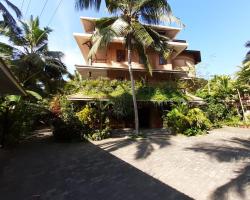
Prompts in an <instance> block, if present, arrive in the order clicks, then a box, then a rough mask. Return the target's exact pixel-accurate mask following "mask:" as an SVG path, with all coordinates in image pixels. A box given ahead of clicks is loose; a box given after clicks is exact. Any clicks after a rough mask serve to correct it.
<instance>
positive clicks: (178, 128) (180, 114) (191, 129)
mask: <svg viewBox="0 0 250 200" xmlns="http://www.w3.org/2000/svg"><path fill="white" fill-rule="evenodd" d="M163 120H164V124H165V127H169V128H171V129H172V130H173V131H174V132H175V133H182V134H184V135H187V136H193V135H198V134H202V133H204V132H206V131H207V130H209V129H210V128H211V122H210V121H209V119H208V118H207V117H206V115H205V113H204V112H203V111H202V110H201V109H199V108H193V109H188V107H187V106H185V105H182V106H178V107H176V108H174V109H173V110H171V111H170V112H169V113H167V115H165V116H164V118H163Z"/></svg>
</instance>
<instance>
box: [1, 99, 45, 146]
mask: <svg viewBox="0 0 250 200" xmlns="http://www.w3.org/2000/svg"><path fill="white" fill-rule="evenodd" d="M48 114H49V111H48V109H47V103H46V101H42V100H40V101H38V100H36V99H33V98H31V97H21V96H15V95H10V96H6V97H5V98H2V99H1V100H0V126H1V128H0V139H1V138H3V137H4V139H5V142H4V143H5V145H15V144H17V143H19V141H20V140H22V139H24V138H26V137H27V136H30V135H31V134H32V133H33V131H34V130H35V129H36V128H37V126H39V125H41V124H42V123H46V121H45V120H44V118H46V117H47V115H48ZM4 126H5V127H4ZM4 129H5V130H4ZM3 131H4V132H5V135H4V133H3Z"/></svg>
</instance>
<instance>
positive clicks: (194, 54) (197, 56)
mask: <svg viewBox="0 0 250 200" xmlns="http://www.w3.org/2000/svg"><path fill="white" fill-rule="evenodd" d="M180 55H188V56H192V57H193V58H194V60H195V64H198V63H200V62H201V52H200V51H196V50H184V51H183V52H182V53H181V54H180Z"/></svg>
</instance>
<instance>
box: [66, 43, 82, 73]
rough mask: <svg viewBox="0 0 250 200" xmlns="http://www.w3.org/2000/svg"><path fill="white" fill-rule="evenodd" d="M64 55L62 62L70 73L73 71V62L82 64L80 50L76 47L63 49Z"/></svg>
mask: <svg viewBox="0 0 250 200" xmlns="http://www.w3.org/2000/svg"><path fill="white" fill-rule="evenodd" d="M63 53H64V57H63V62H64V63H65V65H66V66H67V68H68V70H69V72H70V73H74V71H75V64H82V63H83V57H82V54H81V52H80V50H79V49H78V48H77V47H76V48H71V49H67V50H65V51H63Z"/></svg>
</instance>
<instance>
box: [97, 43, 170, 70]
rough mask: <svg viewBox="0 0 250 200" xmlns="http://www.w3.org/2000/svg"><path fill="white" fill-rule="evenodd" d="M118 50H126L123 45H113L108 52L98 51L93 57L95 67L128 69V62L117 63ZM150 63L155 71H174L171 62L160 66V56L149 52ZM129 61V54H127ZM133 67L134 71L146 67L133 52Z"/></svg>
mask: <svg viewBox="0 0 250 200" xmlns="http://www.w3.org/2000/svg"><path fill="white" fill-rule="evenodd" d="M117 50H124V45H123V44H121V43H112V44H110V45H109V46H108V48H107V49H106V50H101V51H98V53H97V54H96V56H95V57H93V63H92V65H93V66H99V67H107V68H116V67H117V68H125V69H126V68H128V65H127V62H117V61H116V52H117ZM148 56H149V60H150V63H151V65H152V67H153V69H158V70H172V64H171V61H170V60H168V62H167V64H165V65H160V64H159V55H158V54H157V53H155V52H148ZM126 60H127V52H126ZM132 65H133V68H134V69H144V65H143V64H140V63H139V56H138V54H137V52H136V51H134V52H132Z"/></svg>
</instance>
